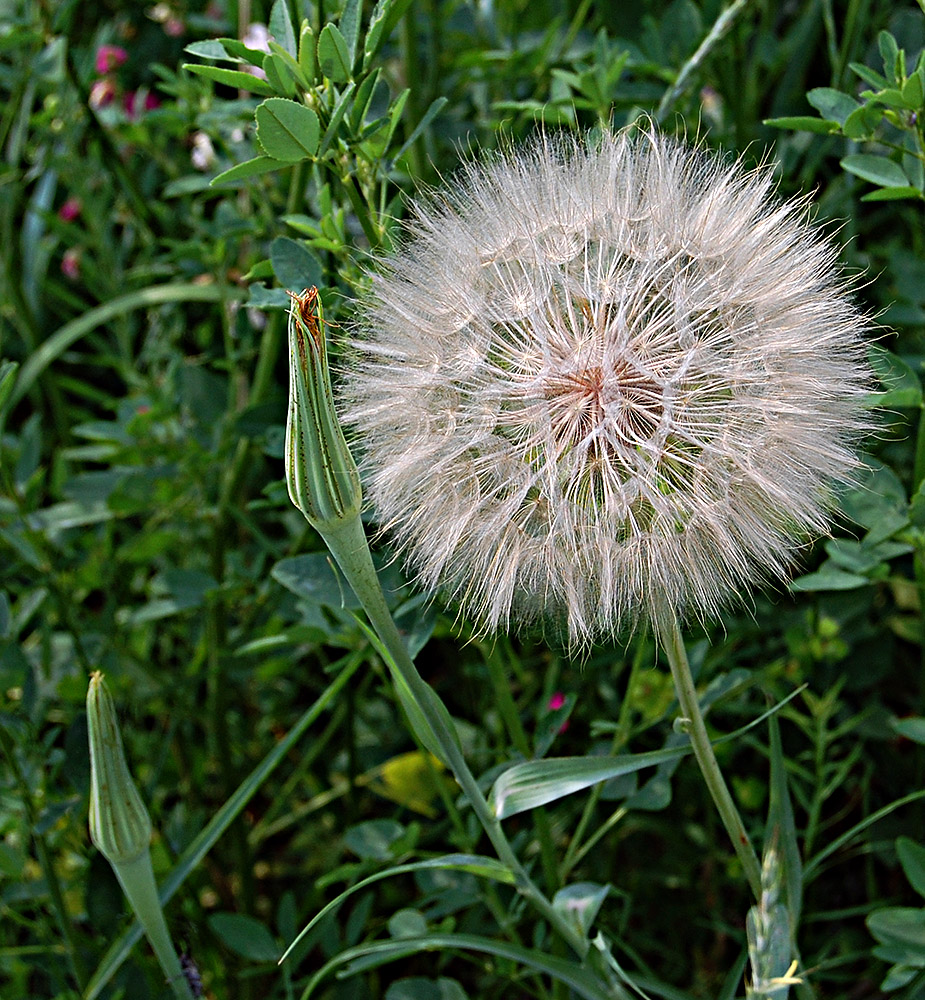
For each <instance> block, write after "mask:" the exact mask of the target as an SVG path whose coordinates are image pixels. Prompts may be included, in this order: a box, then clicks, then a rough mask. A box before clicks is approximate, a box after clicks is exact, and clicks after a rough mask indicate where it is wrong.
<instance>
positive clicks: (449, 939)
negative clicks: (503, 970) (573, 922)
mask: <svg viewBox="0 0 925 1000" xmlns="http://www.w3.org/2000/svg"><path fill="white" fill-rule="evenodd" d="M448 948H457V949H460V950H462V951H477V952H482V953H483V954H487V955H495V956H497V957H498V958H507V959H510V960H511V961H513V962H518V963H520V964H521V965H524V966H526V967H527V968H529V969H532V970H533V971H534V972H539V973H542V974H544V975H548V976H552V977H553V978H554V979H557V980H558V981H559V982H561V983H564V984H565V985H566V986H568V987H570V988H571V989H572V990H574V991H575V993H576V994H577V995H578V996H580V997H584V998H585V1000H630V995H629V993H627V992H626V990H624V989H622V987H619V986H614V985H611V984H605V983H603V982H601V981H600V980H599V979H598V977H597V976H595V975H594V973H592V972H590V971H589V970H588V969H587V968H586V967H585V966H583V965H578V964H577V963H576V962H572V961H569V960H568V959H564V958H556V957H555V956H553V955H546V954H544V953H543V952H540V951H535V950H533V949H530V948H524V947H522V946H521V945H516V944H509V943H508V942H506V941H493V940H492V939H491V938H484V937H480V936H478V935H475V934H425V935H423V936H422V937H411V938H398V939H395V940H392V941H373V942H367V943H366V944H361V945H357V946H356V947H354V948H347V949H346V950H345V951H342V952H341V953H340V954H339V955H335V956H334V958H332V959H331V960H330V961H329V962H327V963H326V964H325V965H324V966H323V967H322V968H321V969H319V970H318V972H316V973H315V975H314V976H312V978H311V980H310V981H309V983H308V985H307V986H306V987H305V990H304V992H303V993H302V997H301V1000H308V997H310V996H311V994H312V993H313V992H314V991H315V988H316V987H317V986H318V984H319V983H321V982H322V980H324V979H325V978H326V977H327V976H328V975H329V974H330V973H331V972H333V971H334V969H336V968H338V967H339V966H346V968H345V969H343V971H342V972H341V973H340V977H342V978H343V977H346V976H351V975H355V974H356V973H358V972H362V971H363V970H364V969H369V968H375V967H376V966H378V965H385V964H386V963H388V962H394V961H397V960H398V959H402V958H407V957H408V956H410V955H416V954H418V953H419V952H422V951H442V950H446V949H448Z"/></svg>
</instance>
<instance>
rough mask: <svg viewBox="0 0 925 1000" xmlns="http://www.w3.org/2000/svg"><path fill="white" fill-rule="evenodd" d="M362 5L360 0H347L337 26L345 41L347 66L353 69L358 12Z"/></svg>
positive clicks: (357, 31)
mask: <svg viewBox="0 0 925 1000" xmlns="http://www.w3.org/2000/svg"><path fill="white" fill-rule="evenodd" d="M362 9H363V5H362V3H361V0H347V2H346V3H345V4H344V10H343V13H342V14H341V15H340V21H339V22H338V26H339V29H340V33H341V35H343V37H344V41H345V42H346V43H347V56H348V66H349V67H350V69H351V70H352V69H353V64H354V62H355V60H356V55H357V44H358V42H359V41H360V14H361V13H362Z"/></svg>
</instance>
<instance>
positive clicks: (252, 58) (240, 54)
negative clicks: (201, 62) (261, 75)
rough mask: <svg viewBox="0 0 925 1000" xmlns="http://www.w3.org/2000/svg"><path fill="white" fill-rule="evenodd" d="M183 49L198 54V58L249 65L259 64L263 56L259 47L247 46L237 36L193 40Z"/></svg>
mask: <svg viewBox="0 0 925 1000" xmlns="http://www.w3.org/2000/svg"><path fill="white" fill-rule="evenodd" d="M183 51H184V52H189V53H190V54H191V55H194V56H199V58H200V59H216V60H221V61H223V62H236V63H247V64H249V65H251V66H259V65H260V63H261V62H262V61H263V57H264V52H263V51H262V50H261V49H252V48H249V47H248V46H247V45H245V44H244V42H240V41H238V39H237V38H210V39H209V40H208V41H204V42H193V43H192V44H190V45H187V46H186V48H185V49H184V50H183Z"/></svg>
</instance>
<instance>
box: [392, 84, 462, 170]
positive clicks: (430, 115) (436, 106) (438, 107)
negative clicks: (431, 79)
mask: <svg viewBox="0 0 925 1000" xmlns="http://www.w3.org/2000/svg"><path fill="white" fill-rule="evenodd" d="M448 100H449V98H446V97H438V98H437V99H436V100H435V101H434V102H433V103H432V104H431V106H430V107H429V108H428V109H427V110H426V111H425V112H424V115H423V117H422V118H421V120H420V121H419V122H418V123H417V125H416V126H415V128H414V131H413V132H412V133H411V135H409V136H408V138H407V140H406V141H405V144H404V145H403V146H402V147H401V149H399V151H398V152H397V153H396V154H395V155H394V156H393V157H392V162H393V163H395V162H396V161H397V160H400V159H401V158H402V156H403V155H404V154H405V153H406V152H407V151H408V150H409V149H410V148H411V147H412V146H413V145H414V143H415V141H416V140H417V138H418V136H419V135H420V134H421V133H422V132H423V131H424V129H426V128H427V126H428V125H430V123H431V122H432V121H433V120H434V119H435V118H436V117H437V115H439V114H440V112H441V111H442V110H443V105H444V104H446V102H447V101H448Z"/></svg>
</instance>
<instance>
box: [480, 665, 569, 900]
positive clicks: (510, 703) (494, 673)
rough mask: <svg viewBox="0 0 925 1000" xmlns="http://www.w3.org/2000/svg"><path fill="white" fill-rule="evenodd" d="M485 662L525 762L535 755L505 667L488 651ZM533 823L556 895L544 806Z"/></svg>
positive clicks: (556, 878) (547, 877)
mask: <svg viewBox="0 0 925 1000" xmlns="http://www.w3.org/2000/svg"><path fill="white" fill-rule="evenodd" d="M485 661H486V663H487V664H488V672H489V675H490V677H491V683H492V688H493V690H494V694H495V704H496V705H497V708H498V711H499V712H500V713H501V718H502V719H503V720H504V726H505V729H507V733H508V738H509V739H510V740H511V742H512V743H513V744H514V747H515V749H516V750H517V751H518V752H519V753H520V754H522V755H523V757H524V759H525V760H530V758H531V757H532V756H533V751H532V748H531V747H530V740H529V739H528V737H527V733H526V730H525V729H524V727H523V723H522V722H521V720H520V713H519V712H518V711H517V705H516V704H515V703H514V698H513V695H512V694H511V686H510V684H509V683H508V679H507V675H506V673H505V671H504V665H503V664H502V663H501V661H500V658H499V657H498V655H497V654H496V653H495V652H494V651H492V652H489V654H488V656H486V658H485ZM533 822H534V824H535V826H536V833H537V840H538V841H539V845H540V860H541V863H542V865H543V878H544V880H545V882H546V891H547V892H552V893H554V892H556V890H558V889H559V885H560V883H559V872H558V865H557V864H556V854H555V844H554V843H553V835H552V827H551V825H550V822H549V815H548V813H547V812H546V810H545V809H543V808H542V806H541V807H540V808H538V809H534V810H533Z"/></svg>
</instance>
